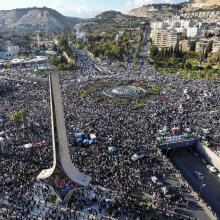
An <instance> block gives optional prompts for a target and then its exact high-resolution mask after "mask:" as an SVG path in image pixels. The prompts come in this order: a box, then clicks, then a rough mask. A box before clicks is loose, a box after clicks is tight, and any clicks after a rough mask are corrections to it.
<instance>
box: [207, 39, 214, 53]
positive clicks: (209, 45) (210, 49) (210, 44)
mask: <svg viewBox="0 0 220 220" xmlns="http://www.w3.org/2000/svg"><path fill="white" fill-rule="evenodd" d="M212 45H213V41H212V40H211V41H209V43H208V46H207V49H206V51H207V52H208V53H211V52H212Z"/></svg>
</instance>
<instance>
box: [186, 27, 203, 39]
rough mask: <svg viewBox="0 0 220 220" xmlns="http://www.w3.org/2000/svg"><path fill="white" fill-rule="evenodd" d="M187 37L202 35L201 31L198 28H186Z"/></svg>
mask: <svg viewBox="0 0 220 220" xmlns="http://www.w3.org/2000/svg"><path fill="white" fill-rule="evenodd" d="M186 31H187V37H189V38H190V37H196V36H201V35H202V30H201V29H200V28H198V27H191V28H186Z"/></svg>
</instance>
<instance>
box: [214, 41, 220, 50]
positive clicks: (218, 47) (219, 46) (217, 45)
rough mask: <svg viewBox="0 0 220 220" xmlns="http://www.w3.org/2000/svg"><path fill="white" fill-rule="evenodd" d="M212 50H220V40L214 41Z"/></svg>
mask: <svg viewBox="0 0 220 220" xmlns="http://www.w3.org/2000/svg"><path fill="white" fill-rule="evenodd" d="M212 52H214V53H216V52H220V41H214V42H213V45H212Z"/></svg>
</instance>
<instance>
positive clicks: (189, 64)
mask: <svg viewBox="0 0 220 220" xmlns="http://www.w3.org/2000/svg"><path fill="white" fill-rule="evenodd" d="M185 68H186V69H191V68H192V65H191V63H190V62H189V61H187V62H186V64H185Z"/></svg>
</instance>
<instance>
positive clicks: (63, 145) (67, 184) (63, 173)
mask: <svg viewBox="0 0 220 220" xmlns="http://www.w3.org/2000/svg"><path fill="white" fill-rule="evenodd" d="M49 84H50V105H51V125H52V143H53V166H52V168H49V169H46V170H42V171H41V173H40V174H39V175H38V176H37V180H39V181H42V182H44V183H46V184H48V185H49V186H51V187H52V189H53V190H54V192H55V193H56V195H57V197H58V199H59V200H60V201H63V202H67V201H68V200H69V199H70V197H71V195H72V193H73V192H74V191H75V190H78V189H81V188H85V187H87V186H88V184H89V182H90V176H87V175H85V174H83V173H81V172H80V171H79V170H78V169H77V168H76V167H75V166H74V165H73V164H72V161H71V159H70V154H69V148H68V141H67V135H66V126H65V120H64V113H63V107H62V99H61V91H60V85H59V78H58V74H57V73H55V74H52V75H50V76H49Z"/></svg>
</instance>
